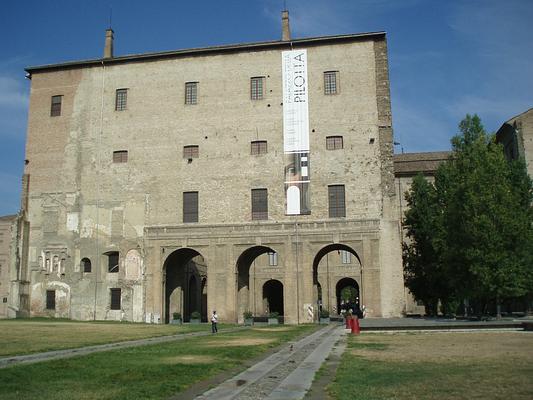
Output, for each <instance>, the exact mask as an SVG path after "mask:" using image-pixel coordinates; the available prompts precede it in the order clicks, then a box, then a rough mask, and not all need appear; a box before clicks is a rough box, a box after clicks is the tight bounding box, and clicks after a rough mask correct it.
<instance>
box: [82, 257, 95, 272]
mask: <svg viewBox="0 0 533 400" xmlns="http://www.w3.org/2000/svg"><path fill="white" fill-rule="evenodd" d="M80 264H81V265H80V267H81V270H82V271H83V272H91V269H92V266H91V260H89V259H88V258H82V259H81V262H80Z"/></svg>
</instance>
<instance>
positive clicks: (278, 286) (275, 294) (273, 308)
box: [263, 279, 284, 315]
mask: <svg viewBox="0 0 533 400" xmlns="http://www.w3.org/2000/svg"><path fill="white" fill-rule="evenodd" d="M263 303H264V307H265V309H266V310H267V313H268V314H270V313H273V312H277V313H278V314H279V315H284V307H283V284H282V283H281V282H280V281H278V280H276V279H271V280H269V281H267V282H265V284H264V285H263Z"/></svg>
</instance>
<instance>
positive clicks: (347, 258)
mask: <svg viewBox="0 0 533 400" xmlns="http://www.w3.org/2000/svg"><path fill="white" fill-rule="evenodd" d="M341 260H342V263H343V264H351V263H352V253H350V252H349V251H346V250H341Z"/></svg>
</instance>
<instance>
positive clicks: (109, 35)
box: [104, 28, 114, 58]
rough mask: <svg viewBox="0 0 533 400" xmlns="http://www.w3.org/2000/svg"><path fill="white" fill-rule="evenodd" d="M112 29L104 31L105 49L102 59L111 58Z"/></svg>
mask: <svg viewBox="0 0 533 400" xmlns="http://www.w3.org/2000/svg"><path fill="white" fill-rule="evenodd" d="M113 34H114V32H113V29H111V28H109V29H106V31H105V47H104V58H113Z"/></svg>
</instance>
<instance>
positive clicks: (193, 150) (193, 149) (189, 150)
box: [183, 145, 198, 159]
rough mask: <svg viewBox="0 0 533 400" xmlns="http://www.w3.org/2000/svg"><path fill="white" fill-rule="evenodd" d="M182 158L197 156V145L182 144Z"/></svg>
mask: <svg viewBox="0 0 533 400" xmlns="http://www.w3.org/2000/svg"><path fill="white" fill-rule="evenodd" d="M183 158H187V159H190V158H198V146H197V145H191V146H183Z"/></svg>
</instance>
